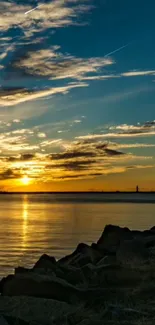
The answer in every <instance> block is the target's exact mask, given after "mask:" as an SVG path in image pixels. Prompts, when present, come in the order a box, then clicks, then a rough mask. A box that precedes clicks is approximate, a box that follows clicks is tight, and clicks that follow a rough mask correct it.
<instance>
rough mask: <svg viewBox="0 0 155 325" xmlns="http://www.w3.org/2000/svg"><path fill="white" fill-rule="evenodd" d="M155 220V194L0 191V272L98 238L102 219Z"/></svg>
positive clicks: (140, 223)
mask: <svg viewBox="0 0 155 325" xmlns="http://www.w3.org/2000/svg"><path fill="white" fill-rule="evenodd" d="M109 223H112V224H116V225H120V226H127V227H130V228H132V229H148V228H150V227H152V226H153V225H155V194H147V195H145V194H140V193H139V194H110V195H108V194H91V195H90V194H85V195H84V194H78V195H75V194H74V195H73V194H72V195H71V194H63V195H60V194H52V195H49V194H41V195H39V194H35V195H34V194H33V195H32V194H29V195H26V194H24V195H23V194H22V195H0V277H2V276H4V275H6V274H8V273H11V272H13V269H14V267H16V266H18V265H21V266H26V267H30V266H32V265H33V264H34V263H35V262H36V260H37V259H38V258H39V256H40V255H41V254H43V253H47V254H50V255H53V256H55V257H56V258H60V257H62V256H64V255H66V254H68V253H70V252H71V251H72V250H73V249H75V247H76V246H77V244H78V243H79V242H85V243H92V242H95V241H97V240H98V238H99V237H100V235H101V233H102V231H103V229H104V226H105V225H106V224H109Z"/></svg>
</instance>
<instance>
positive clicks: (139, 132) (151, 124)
mask: <svg viewBox="0 0 155 325" xmlns="http://www.w3.org/2000/svg"><path fill="white" fill-rule="evenodd" d="M111 130H112V131H114V132H113V133H112V132H111ZM108 131H109V132H108V133H106V132H105V131H103V132H104V133H98V134H87V135H84V136H78V137H76V139H79V140H96V141H97V140H99V139H102V138H107V139H108V138H128V137H132V138H134V137H142V136H154V135H155V121H148V122H146V123H144V124H137V125H127V124H122V125H116V126H110V127H109V129H108Z"/></svg>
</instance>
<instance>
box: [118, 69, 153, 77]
mask: <svg viewBox="0 0 155 325" xmlns="http://www.w3.org/2000/svg"><path fill="white" fill-rule="evenodd" d="M154 75H155V70H144V71H140V70H132V71H128V72H123V73H122V74H121V76H122V77H138V76H154Z"/></svg>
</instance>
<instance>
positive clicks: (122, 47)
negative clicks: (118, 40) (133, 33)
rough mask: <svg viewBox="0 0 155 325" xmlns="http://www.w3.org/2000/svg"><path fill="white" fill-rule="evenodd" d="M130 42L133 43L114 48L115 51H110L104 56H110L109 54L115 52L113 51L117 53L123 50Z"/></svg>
mask: <svg viewBox="0 0 155 325" xmlns="http://www.w3.org/2000/svg"><path fill="white" fill-rule="evenodd" d="M129 44H131V43H127V44H126V45H123V46H121V47H119V48H118V49H116V50H114V51H112V52H109V53H108V54H106V55H105V56H104V57H105V58H106V57H107V56H109V55H111V54H113V53H116V52H119V51H121V50H123V49H124V48H125V47H127V46H128V45H129Z"/></svg>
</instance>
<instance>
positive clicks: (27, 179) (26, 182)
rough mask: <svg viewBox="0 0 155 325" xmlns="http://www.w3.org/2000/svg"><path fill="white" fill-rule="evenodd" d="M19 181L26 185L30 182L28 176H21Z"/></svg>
mask: <svg viewBox="0 0 155 325" xmlns="http://www.w3.org/2000/svg"><path fill="white" fill-rule="evenodd" d="M21 182H22V183H23V185H28V184H29V183H30V178H29V177H28V176H26V175H25V176H23V178H22V179H21Z"/></svg>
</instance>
